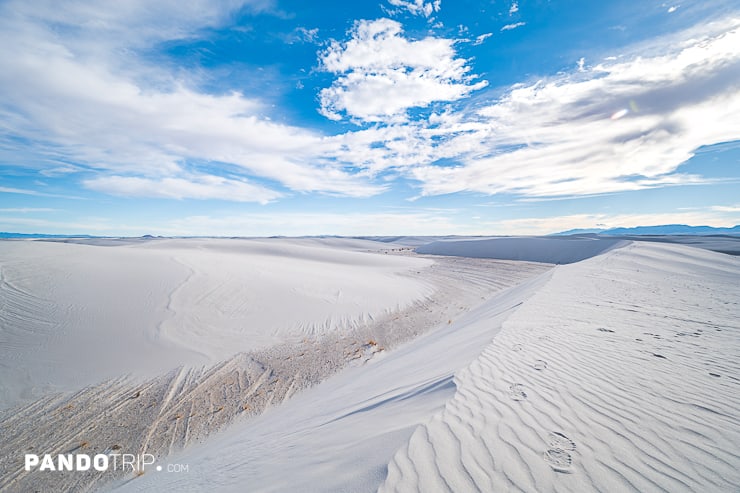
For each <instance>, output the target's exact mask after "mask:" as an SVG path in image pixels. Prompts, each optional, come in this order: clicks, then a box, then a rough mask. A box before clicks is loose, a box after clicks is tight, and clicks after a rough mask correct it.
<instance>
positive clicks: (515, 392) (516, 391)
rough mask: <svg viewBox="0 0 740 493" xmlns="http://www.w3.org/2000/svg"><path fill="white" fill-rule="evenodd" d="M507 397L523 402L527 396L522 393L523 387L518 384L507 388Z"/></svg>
mask: <svg viewBox="0 0 740 493" xmlns="http://www.w3.org/2000/svg"><path fill="white" fill-rule="evenodd" d="M509 397H511V398H512V399H513V400H515V401H523V400H524V399H526V398H527V394H526V393H525V392H524V385H522V384H520V383H514V384H511V385H510V386H509Z"/></svg>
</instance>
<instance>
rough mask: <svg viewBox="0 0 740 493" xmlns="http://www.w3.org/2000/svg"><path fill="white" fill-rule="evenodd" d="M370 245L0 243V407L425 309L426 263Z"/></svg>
mask: <svg viewBox="0 0 740 493" xmlns="http://www.w3.org/2000/svg"><path fill="white" fill-rule="evenodd" d="M101 242H102V243H101ZM368 250H372V251H377V250H378V244H377V243H375V242H368V241H360V240H348V239H325V240H309V239H306V240H286V239H276V240H269V239H261V240H219V239H200V240H196V239H193V240H184V239H181V240H152V241H141V240H81V241H79V242H74V243H63V242H40V241H3V242H0V324H1V327H2V330H0V409H2V408H7V407H10V406H12V405H16V404H19V403H22V402H30V401H31V400H32V399H34V398H37V397H40V396H43V395H46V394H48V393H49V392H52V391H61V390H76V389H78V388H81V387H83V386H85V385H89V384H94V383H97V382H100V381H102V380H104V379H107V378H115V377H118V376H120V375H123V374H128V373H133V374H137V375H146V376H153V375H157V374H159V373H162V372H164V371H168V370H169V369H172V368H175V367H177V366H180V365H202V364H212V363H215V362H218V361H220V360H223V359H226V358H229V357H231V356H232V355H233V354H235V353H237V352H239V351H249V350H253V349H256V348H261V347H267V346H270V345H273V344H276V343H280V342H285V341H292V340H300V339H301V338H303V337H306V336H308V335H315V334H320V333H325V332H327V331H331V330H334V329H337V328H342V329H343V330H348V329H350V328H351V327H352V326H354V325H357V324H361V323H363V322H364V321H367V320H370V319H372V318H373V317H377V316H379V315H382V314H384V313H387V312H389V311H392V310H396V309H399V308H403V307H404V306H408V305H410V304H411V303H413V302H414V301H416V300H419V299H423V298H424V297H426V296H428V295H429V294H430V293H431V292H432V291H433V289H432V287H431V286H430V285H429V284H428V283H426V282H424V281H422V280H420V279H414V278H413V276H416V272H418V271H419V270H420V269H422V268H424V267H427V266H429V265H430V264H431V262H430V261H429V260H424V259H419V258H409V257H397V256H389V255H377V254H368V253H367V251H368Z"/></svg>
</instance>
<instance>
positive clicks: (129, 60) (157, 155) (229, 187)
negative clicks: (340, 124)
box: [0, 0, 383, 202]
mask: <svg viewBox="0 0 740 493" xmlns="http://www.w3.org/2000/svg"><path fill="white" fill-rule="evenodd" d="M205 3H206V2H193V3H192V4H191V3H189V4H187V5H185V6H180V5H179V4H177V5H176V2H171V3H167V2H162V3H159V2H158V3H156V5H155V4H152V3H150V2H126V3H120V2H94V3H90V2H83V1H73V2H70V3H68V4H65V8H64V9H59V8H57V7H56V6H55V4H53V2H34V3H28V2H7V3H6V4H4V5H3V6H2V7H0V13H1V14H2V15H0V18H2V20H0V66H2V68H3V70H1V71H0V93H1V94H2V96H0V122H3V123H0V130H2V133H3V135H4V136H3V137H0V140H3V139H5V145H0V155H1V154H2V152H3V151H2V148H5V149H13V148H17V142H19V141H26V142H30V143H33V147H34V152H36V153H37V154H38V155H39V156H43V159H42V160H41V161H43V162H42V164H40V165H38V166H40V170H39V171H40V172H41V173H42V174H44V175H45V176H52V177H53V176H59V175H62V174H66V173H72V172H78V171H80V172H82V171H84V172H86V173H87V174H88V175H89V174H93V175H95V176H94V177H92V178H90V177H88V178H86V179H85V180H84V181H82V182H81V183H82V184H83V185H84V186H87V187H90V188H93V189H95V190H98V191H106V192H107V193H117V194H125V193H128V194H131V195H133V196H141V195H142V194H147V196H157V197H165V196H169V197H178V198H211V197H213V196H218V197H219V198H223V199H226V200H235V201H243V200H247V199H246V198H248V197H254V201H256V202H265V201H268V200H271V199H273V198H276V197H279V196H280V195H281V194H280V193H278V192H276V191H275V190H272V189H269V188H267V187H266V186H264V185H261V184H258V182H257V181H255V180H254V178H255V177H256V178H260V179H267V180H269V181H274V182H276V183H279V184H281V185H283V186H284V187H286V188H287V189H290V190H295V191H299V192H319V193H331V194H338V195H349V196H368V195H373V194H375V193H378V192H379V191H381V190H383V187H382V185H381V186H379V185H374V184H372V183H368V182H367V180H366V179H363V178H360V177H358V176H355V175H356V173H354V172H353V171H352V170H348V169H346V168H343V167H342V165H339V164H336V165H335V164H334V163H333V162H332V161H331V160H322V159H321V156H318V155H317V152H323V149H324V148H325V146H326V143H325V139H324V136H322V135H320V134H318V133H316V132H314V131H312V130H309V129H305V128H299V127H295V126H290V125H286V124H279V123H275V122H272V121H271V120H270V119H269V118H268V117H267V116H266V113H267V112H268V107H266V106H265V105H264V104H263V103H262V102H261V101H260V100H258V99H254V98H249V97H246V96H244V95H243V94H241V93H239V92H231V93H227V94H208V93H206V92H203V91H200V90H199V89H198V88H197V87H196V86H195V85H194V84H191V83H190V81H188V80H186V79H179V78H177V77H175V76H173V72H171V71H169V70H168V69H167V67H159V66H157V65H155V64H151V63H147V62H146V61H145V58H143V57H140V56H138V55H137V54H136V53H137V51H138V50H142V49H145V47H147V46H152V45H155V44H156V43H157V42H160V41H165V40H170V39H177V38H180V37H187V36H197V35H198V30H199V29H203V28H208V27H212V26H217V25H220V23H222V22H226V20H227V19H228V18H229V16H230V15H232V14H233V13H234V12H236V11H238V10H239V9H244V8H248V9H255V10H262V9H266V8H269V6H270V4H271V2H266V1H263V0H251V1H244V0H242V1H231V2H224V3H220V4H218V5H217V6H215V7H214V8H204V7H205ZM168 13H170V14H171V15H170V16H168ZM2 143H3V142H0V144H2ZM15 157H16V156H15V155H13V156H9V158H8V161H12V162H18V160H16V159H14V158H15ZM31 161H32V160H31ZM68 162H74V163H75V164H74V166H72V165H61V166H60V164H59V163H68ZM193 162H196V163H197V162H223V163H229V165H230V166H231V167H232V168H234V167H235V168H236V169H237V173H239V174H240V176H238V177H237V178H238V179H237V180H233V179H230V178H229V177H225V176H220V175H218V173H217V171H214V167H212V166H211V167H206V168H204V169H200V168H199V166H198V165H197V164H195V165H193V164H192V163H193ZM48 163H51V164H52V166H47V164H48ZM31 165H33V164H31ZM239 170H240V171H239ZM232 172H233V170H232ZM155 185H156V186H155ZM216 189H220V190H221V193H217V192H216V191H215V190H216ZM17 193H20V192H17Z"/></svg>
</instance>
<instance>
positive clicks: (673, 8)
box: [668, 5, 679, 14]
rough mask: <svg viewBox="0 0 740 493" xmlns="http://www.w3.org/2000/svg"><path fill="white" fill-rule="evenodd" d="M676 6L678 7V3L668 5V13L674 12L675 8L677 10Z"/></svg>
mask: <svg viewBox="0 0 740 493" xmlns="http://www.w3.org/2000/svg"><path fill="white" fill-rule="evenodd" d="M678 7H679V5H674V6H672V7H670V8H669V9H668V13H669V14H672V13H673V12H675V11H676V10H678Z"/></svg>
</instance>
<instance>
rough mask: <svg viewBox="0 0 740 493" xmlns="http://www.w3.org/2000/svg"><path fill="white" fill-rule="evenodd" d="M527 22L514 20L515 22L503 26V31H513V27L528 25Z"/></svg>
mask: <svg viewBox="0 0 740 493" xmlns="http://www.w3.org/2000/svg"><path fill="white" fill-rule="evenodd" d="M526 25H527V23H526V22H514V23H513V24H506V25H505V26H503V27H502V28H501V32H504V31H511V30H512V29H516V28H517V27H522V26H526Z"/></svg>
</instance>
